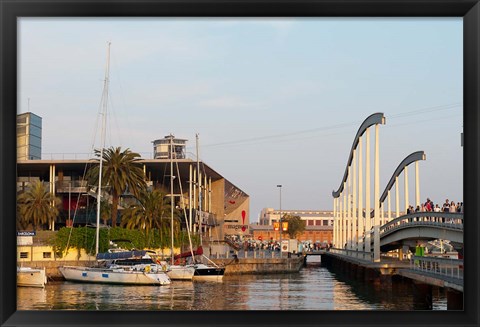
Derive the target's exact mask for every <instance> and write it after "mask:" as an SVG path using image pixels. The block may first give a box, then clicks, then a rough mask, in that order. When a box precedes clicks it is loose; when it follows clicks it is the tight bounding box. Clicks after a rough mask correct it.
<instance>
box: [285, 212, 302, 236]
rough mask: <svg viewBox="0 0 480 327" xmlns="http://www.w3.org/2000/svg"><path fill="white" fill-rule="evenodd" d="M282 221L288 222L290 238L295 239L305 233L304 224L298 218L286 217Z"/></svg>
mask: <svg viewBox="0 0 480 327" xmlns="http://www.w3.org/2000/svg"><path fill="white" fill-rule="evenodd" d="M282 221H286V222H288V231H287V233H288V235H289V236H290V238H296V237H297V235H299V234H301V233H303V232H304V231H305V226H306V222H305V220H302V219H301V218H300V216H292V215H286V216H285V217H284V218H283V219H282Z"/></svg>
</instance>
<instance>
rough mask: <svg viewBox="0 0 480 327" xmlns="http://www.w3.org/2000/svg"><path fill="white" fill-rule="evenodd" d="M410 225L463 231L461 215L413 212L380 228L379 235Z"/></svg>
mask: <svg viewBox="0 0 480 327" xmlns="http://www.w3.org/2000/svg"><path fill="white" fill-rule="evenodd" d="M407 225H408V226H410V227H411V226H412V225H419V226H441V227H443V228H449V229H458V230H463V213H456V212H415V213H412V214H408V215H405V216H401V217H398V218H395V219H393V220H392V221H390V222H388V223H386V224H385V225H383V226H380V234H388V233H390V232H393V231H394V230H397V229H401V228H405V227H407Z"/></svg>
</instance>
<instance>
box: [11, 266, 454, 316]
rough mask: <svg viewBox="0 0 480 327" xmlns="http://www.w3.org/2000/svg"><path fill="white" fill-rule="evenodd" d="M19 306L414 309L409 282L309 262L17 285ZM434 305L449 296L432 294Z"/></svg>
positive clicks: (440, 306)
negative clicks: (280, 268) (164, 279)
mask: <svg viewBox="0 0 480 327" xmlns="http://www.w3.org/2000/svg"><path fill="white" fill-rule="evenodd" d="M17 292H18V297H17V305H18V310H51V309H54V310H123V311H125V310H150V311H165V310H414V309H416V306H415V303H413V295H412V292H411V286H410V288H409V286H408V285H407V284H406V283H403V284H402V283H392V286H391V287H390V288H385V287H383V286H382V285H377V284H371V283H364V282H361V281H358V280H355V279H352V278H350V277H348V276H345V275H342V274H339V273H337V272H332V271H330V270H328V269H327V268H325V267H322V266H320V264H318V263H317V264H309V265H308V266H307V267H306V268H303V269H302V270H301V271H300V272H299V273H293V274H284V275H244V276H225V277H224V280H223V282H213V283H212V282H177V281H175V282H173V283H172V284H171V285H168V286H161V287H155V286H121V285H101V284H79V283H71V282H52V283H49V284H47V286H46V288H45V289H44V290H43V289H30V288H18V289H17ZM433 309H434V310H445V309H446V299H445V295H444V294H442V293H441V292H438V291H437V292H436V293H434V307H433Z"/></svg>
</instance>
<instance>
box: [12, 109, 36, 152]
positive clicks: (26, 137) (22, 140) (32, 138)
mask: <svg viewBox="0 0 480 327" xmlns="http://www.w3.org/2000/svg"><path fill="white" fill-rule="evenodd" d="M41 158H42V118H41V117H40V116H37V115H35V114H34V113H31V112H26V113H23V114H19V115H17V160H39V159H41Z"/></svg>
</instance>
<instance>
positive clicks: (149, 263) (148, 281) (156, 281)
mask: <svg viewBox="0 0 480 327" xmlns="http://www.w3.org/2000/svg"><path fill="white" fill-rule="evenodd" d="M166 268H167V267H166V266H165V265H161V264H157V263H156V262H155V261H154V260H153V259H152V257H151V256H149V255H148V251H146V250H142V251H138V250H132V251H121V252H105V253H98V254H97V267H79V266H64V267H60V268H59V270H60V272H61V273H62V275H63V277H64V278H65V279H66V280H68V281H77V282H88V283H104V284H126V285H128V284H133V285H168V284H170V283H171V280H170V278H169V277H168V275H167V271H166V270H167V269H166Z"/></svg>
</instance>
